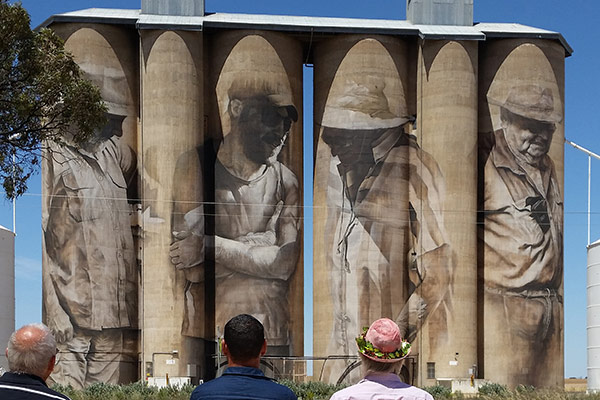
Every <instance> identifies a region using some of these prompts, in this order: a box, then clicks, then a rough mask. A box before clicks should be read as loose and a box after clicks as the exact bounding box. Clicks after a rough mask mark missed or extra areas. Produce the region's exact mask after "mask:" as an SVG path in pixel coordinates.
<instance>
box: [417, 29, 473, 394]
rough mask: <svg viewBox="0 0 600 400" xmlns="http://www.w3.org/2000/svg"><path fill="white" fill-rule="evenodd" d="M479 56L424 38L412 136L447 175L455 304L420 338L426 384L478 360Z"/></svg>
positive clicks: (464, 372) (468, 48) (445, 214)
mask: <svg viewBox="0 0 600 400" xmlns="http://www.w3.org/2000/svg"><path fill="white" fill-rule="evenodd" d="M477 55H478V46H477V43H475V42H472V41H471V42H468V41H446V40H435V41H432V40H423V41H419V61H418V70H417V80H418V82H419V83H418V85H417V93H418V96H417V129H416V132H415V133H416V136H417V140H418V142H419V145H420V146H421V148H422V149H423V151H426V152H427V153H429V154H430V155H431V156H432V157H433V158H435V160H436V162H437V163H438V164H439V166H440V169H441V170H442V171H443V174H444V181H445V183H446V186H445V189H446V190H445V193H446V196H445V197H444V198H443V201H442V202H441V204H440V206H441V210H440V212H439V213H440V214H441V216H442V218H443V221H444V226H445V227H446V233H447V236H446V237H447V240H448V243H450V244H451V248H452V249H453V254H452V257H453V259H452V264H451V265H452V266H453V273H452V281H451V282H452V284H451V288H450V290H452V294H453V295H452V302H445V303H444V307H443V308H442V307H439V308H438V310H436V312H434V313H432V315H431V316H430V317H429V318H428V320H427V321H426V323H425V326H424V329H422V330H421V335H419V337H420V338H422V345H421V353H420V354H421V358H420V362H419V365H418V370H419V378H420V379H421V382H424V383H423V384H425V382H427V384H428V385H434V384H435V383H436V379H437V378H454V377H456V378H458V377H464V376H468V375H470V374H471V373H470V372H469V369H471V370H473V366H475V369H476V368H477V364H478V360H477V229H476V226H477V116H478V114H477V111H478V110H477V104H478V101H477V72H478V67H477ZM458 155H459V157H460V162H458V161H457V156H458ZM474 374H475V375H476V371H474ZM425 379H427V381H426V380H425Z"/></svg>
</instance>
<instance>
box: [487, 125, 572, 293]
mask: <svg viewBox="0 0 600 400" xmlns="http://www.w3.org/2000/svg"><path fill="white" fill-rule="evenodd" d="M495 140H496V145H495V147H493V148H492V151H491V152H490V154H489V158H488V159H487V161H486V164H485V169H484V174H485V175H484V176H485V189H484V210H485V211H484V217H485V224H484V232H483V239H484V245H485V247H484V251H485V253H484V257H485V285H486V286H487V287H488V288H492V289H500V290H509V291H514V292H520V291H523V290H534V291H535V290H546V289H553V290H558V289H559V288H560V286H561V283H562V274H563V261H562V260H563V258H562V251H563V234H562V232H563V203H562V196H561V193H560V189H559V184H558V181H557V179H556V172H555V170H554V164H553V163H552V160H551V159H550V157H548V156H544V158H543V159H542V161H541V163H540V166H539V171H540V177H541V181H540V182H539V183H536V182H535V181H534V179H533V178H532V177H531V176H530V175H529V174H528V173H527V172H526V171H525V169H524V168H523V167H522V166H520V165H519V164H518V163H517V161H516V160H515V157H514V155H513V154H512V153H511V151H510V149H509V147H508V145H507V143H506V140H505V138H504V134H503V132H502V131H501V130H500V131H497V132H495Z"/></svg>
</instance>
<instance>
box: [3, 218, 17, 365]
mask: <svg viewBox="0 0 600 400" xmlns="http://www.w3.org/2000/svg"><path fill="white" fill-rule="evenodd" d="M14 330H15V234H14V233H13V232H12V231H10V230H8V229H6V228H5V227H3V226H0V349H5V348H6V344H7V343H8V339H9V338H10V335H11V334H12V333H13V331H14ZM0 367H3V368H4V369H6V370H8V363H7V361H6V355H5V353H4V351H0Z"/></svg>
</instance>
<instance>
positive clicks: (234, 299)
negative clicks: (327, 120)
mask: <svg viewBox="0 0 600 400" xmlns="http://www.w3.org/2000/svg"><path fill="white" fill-rule="evenodd" d="M209 42H210V57H209V58H208V60H209V61H208V63H209V74H208V84H207V90H206V96H207V105H208V106H207V109H208V111H207V125H208V127H209V136H208V137H209V139H210V140H209V141H208V142H207V144H205V148H206V146H207V145H208V143H210V146H212V150H211V152H212V162H210V163H208V164H207V166H206V167H205V170H206V171H207V173H208V175H209V177H212V178H213V181H214V186H213V188H211V189H210V190H209V191H208V192H207V196H209V197H211V198H212V200H213V201H214V205H215V206H214V217H212V218H211V217H209V216H208V215H207V218H210V219H209V221H210V222H209V224H208V225H211V226H212V227H214V228H211V229H214V235H215V238H216V239H215V254H214V256H213V257H214V264H215V293H216V294H215V296H216V299H217V301H216V304H215V332H216V335H218V336H220V337H222V335H223V333H224V327H225V323H226V322H227V321H228V320H229V319H230V318H231V317H233V316H235V315H237V314H240V313H248V314H251V315H253V316H255V317H256V318H257V319H259V320H260V321H261V322H262V323H263V325H264V327H265V337H266V339H267V342H268V344H269V348H268V349H267V354H271V355H302V354H303V350H304V348H303V343H304V341H303V336H304V328H303V321H304V312H303V261H302V215H303V213H302V187H301V184H300V182H301V181H302V154H303V150H302V48H301V46H300V43H299V42H297V41H296V40H294V39H292V38H290V37H286V36H285V35H282V34H279V33H274V32H265V31H229V32H226V33H219V34H216V33H215V34H213V35H211V36H210V40H209ZM279 124H283V125H279ZM220 242H222V247H221V245H219V243H220ZM221 250H222V251H221ZM207 257H209V255H208V254H207ZM240 287H244V288H246V289H245V290H243V291H240V290H239V288H240Z"/></svg>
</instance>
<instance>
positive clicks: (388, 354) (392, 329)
mask: <svg viewBox="0 0 600 400" xmlns="http://www.w3.org/2000/svg"><path fill="white" fill-rule="evenodd" d="M356 344H357V346H358V355H359V357H360V360H361V372H362V375H363V379H362V380H361V381H360V382H358V383H357V384H355V385H353V386H350V387H348V388H345V389H342V390H340V391H338V392H336V393H334V394H333V396H332V397H331V400H350V399H352V400H363V399H364V400H368V399H375V398H376V399H380V398H381V399H383V398H385V399H389V400H400V399H423V400H433V397H432V396H431V395H430V394H429V393H427V392H425V391H424V390H421V389H419V388H416V387H414V386H411V385H409V384H407V383H404V382H402V380H401V379H400V378H399V377H398V372H399V371H400V367H401V366H402V363H403V360H404V359H405V358H406V357H407V356H408V355H409V354H410V348H411V346H410V343H409V342H407V341H404V340H402V338H401V335H400V328H399V327H398V325H396V323H395V322H394V321H392V320H391V319H388V318H380V319H378V320H377V321H375V322H373V323H372V324H371V326H370V327H369V328H368V329H367V328H364V331H363V333H362V334H361V335H360V336H358V337H357V338H356Z"/></svg>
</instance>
